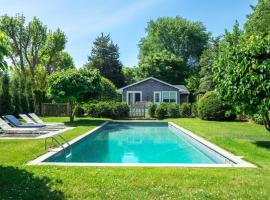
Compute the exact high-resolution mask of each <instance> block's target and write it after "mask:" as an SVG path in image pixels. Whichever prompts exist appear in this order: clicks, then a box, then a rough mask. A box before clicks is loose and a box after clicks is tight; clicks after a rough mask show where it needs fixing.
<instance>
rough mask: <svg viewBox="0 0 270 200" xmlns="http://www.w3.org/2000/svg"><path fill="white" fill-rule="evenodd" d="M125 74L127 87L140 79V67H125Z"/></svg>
mask: <svg viewBox="0 0 270 200" xmlns="http://www.w3.org/2000/svg"><path fill="white" fill-rule="evenodd" d="M123 73H124V77H125V85H129V84H132V83H135V82H137V81H138V80H139V79H140V78H139V68H138V67H135V66H134V67H124V68H123Z"/></svg>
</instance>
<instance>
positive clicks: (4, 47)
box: [0, 32, 8, 71]
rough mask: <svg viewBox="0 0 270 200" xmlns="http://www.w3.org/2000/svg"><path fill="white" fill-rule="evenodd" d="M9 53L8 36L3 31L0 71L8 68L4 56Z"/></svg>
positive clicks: (0, 43) (0, 33)
mask: <svg viewBox="0 0 270 200" xmlns="http://www.w3.org/2000/svg"><path fill="white" fill-rule="evenodd" d="M7 55H8V44H7V39H6V36H5V34H4V33H3V32H0V71H1V70H5V69H7V63H6V61H5V60H4V57H5V56H7Z"/></svg>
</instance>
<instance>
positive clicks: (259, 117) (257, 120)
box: [251, 113, 263, 124]
mask: <svg viewBox="0 0 270 200" xmlns="http://www.w3.org/2000/svg"><path fill="white" fill-rule="evenodd" d="M251 119H252V120H253V121H254V122H255V123H256V124H263V118H262V115H261V114H259V113H257V114H254V115H252V116H251Z"/></svg>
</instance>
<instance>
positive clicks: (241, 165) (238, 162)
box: [26, 120, 256, 168]
mask: <svg viewBox="0 0 270 200" xmlns="http://www.w3.org/2000/svg"><path fill="white" fill-rule="evenodd" d="M110 122H113V121H111V120H109V121H106V122H104V123H103V124H101V125H99V126H97V127H96V128H94V129H92V130H90V131H88V132H86V133H84V134H82V135H80V136H78V137H76V138H74V139H73V140H71V141H69V144H70V145H72V144H74V143H76V142H78V141H79V140H81V139H83V138H84V137H86V136H88V135H90V134H91V133H93V132H95V131H96V130H98V129H100V128H102V127H103V126H105V125H106V124H108V123H110ZM134 123H136V122H135V121H134ZM164 123H168V125H171V126H173V127H175V128H177V129H179V130H180V131H182V132H183V133H185V134H186V135H188V136H189V137H191V138H193V139H194V140H197V141H198V142H200V143H202V144H203V145H205V146H207V147H208V148H210V149H212V150H214V151H216V152H217V153H219V154H220V155H222V156H224V157H226V158H227V159H229V160H231V161H233V162H235V163H236V164H181V163H179V164H178V163H162V164H159V163H75V162H74V163H64V162H43V161H44V160H46V159H48V158H49V157H51V156H53V155H54V154H56V153H58V152H60V151H61V150H62V148H60V147H59V148H55V149H53V150H52V151H50V152H47V153H45V154H43V155H41V156H39V157H38V158H36V159H34V160H31V161H29V162H28V163H27V164H26V165H56V166H85V167H87V166H92V167H194V168H232V167H233V168H256V165H254V164H252V163H249V162H247V161H245V160H243V159H241V156H235V155H233V154H232V153H230V152H228V151H226V150H224V149H222V148H220V147H219V146H217V145H215V144H213V143H211V142H209V141H207V140H205V139H204V138H202V137H200V136H198V135H196V134H194V133H192V132H191V131H189V130H187V129H185V128H183V127H180V126H178V125H176V124H175V123H173V122H164ZM67 146H68V145H67V144H64V147H67Z"/></svg>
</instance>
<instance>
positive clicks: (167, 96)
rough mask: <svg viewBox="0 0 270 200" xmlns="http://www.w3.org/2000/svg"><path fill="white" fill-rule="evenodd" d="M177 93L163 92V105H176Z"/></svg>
mask: <svg viewBox="0 0 270 200" xmlns="http://www.w3.org/2000/svg"><path fill="white" fill-rule="evenodd" d="M176 99H177V92H176V91H164V92H162V101H163V102H165V103H176Z"/></svg>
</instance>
